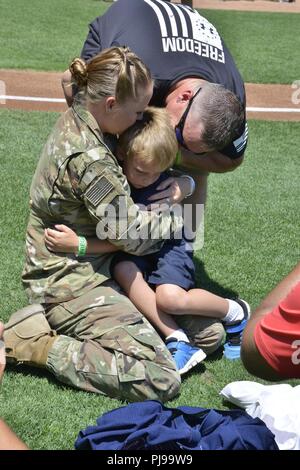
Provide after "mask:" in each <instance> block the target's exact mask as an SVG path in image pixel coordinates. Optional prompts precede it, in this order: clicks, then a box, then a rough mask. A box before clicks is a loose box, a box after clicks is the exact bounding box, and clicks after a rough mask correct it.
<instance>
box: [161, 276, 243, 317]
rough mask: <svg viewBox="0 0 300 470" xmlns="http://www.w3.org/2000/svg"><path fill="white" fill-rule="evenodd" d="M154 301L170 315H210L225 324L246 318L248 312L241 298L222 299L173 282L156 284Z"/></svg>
mask: <svg viewBox="0 0 300 470" xmlns="http://www.w3.org/2000/svg"><path fill="white" fill-rule="evenodd" d="M156 302H157V305H158V308H159V309H161V310H163V311H164V312H166V313H168V314H170V315H199V316H203V317H212V318H217V319H219V320H221V321H223V322H225V323H226V324H233V323H234V324H235V323H237V322H241V321H243V320H244V319H246V320H247V319H248V317H249V314H250V313H249V309H248V304H246V302H244V301H242V300H240V301H235V300H231V299H224V298H223V297H219V296H218V295H215V294H213V293H211V292H209V291H206V290H204V289H190V290H188V291H186V290H185V289H182V288H181V287H179V286H176V285H174V284H162V285H159V286H157V288H156ZM246 317H247V318H246Z"/></svg>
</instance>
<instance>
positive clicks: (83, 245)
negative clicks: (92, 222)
mask: <svg viewBox="0 0 300 470" xmlns="http://www.w3.org/2000/svg"><path fill="white" fill-rule="evenodd" d="M86 249H87V241H86V238H85V237H80V236H79V237H78V251H77V256H85V255H86Z"/></svg>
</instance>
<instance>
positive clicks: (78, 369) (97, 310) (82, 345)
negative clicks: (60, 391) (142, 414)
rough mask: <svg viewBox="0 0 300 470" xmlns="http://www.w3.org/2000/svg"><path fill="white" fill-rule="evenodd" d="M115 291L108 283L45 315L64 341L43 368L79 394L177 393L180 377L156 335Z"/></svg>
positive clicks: (136, 396) (154, 396) (164, 395)
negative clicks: (75, 389)
mask: <svg viewBox="0 0 300 470" xmlns="http://www.w3.org/2000/svg"><path fill="white" fill-rule="evenodd" d="M119 291H120V289H119V288H118V286H117V284H116V283H115V282H113V281H109V282H106V283H105V285H103V284H102V285H101V286H99V287H97V288H95V289H92V290H91V291H89V292H87V293H86V294H85V295H83V296H81V297H80V298H78V299H74V300H71V301H69V302H66V303H64V304H62V305H58V306H57V307H54V308H53V309H52V310H50V311H49V312H48V313H47V317H48V321H49V323H50V325H51V326H52V327H53V328H55V329H56V331H57V332H58V334H62V335H67V336H61V340H60V341H56V342H55V343H54V345H53V348H52V349H51V351H50V352H49V357H48V361H47V366H48V368H49V369H50V370H52V372H53V373H54V374H55V375H56V376H57V378H58V379H59V380H62V381H63V382H65V383H69V384H70V385H73V386H75V387H78V388H82V389H84V390H90V391H94V392H98V393H103V394H106V395H108V396H111V397H117V398H123V399H128V400H133V401H135V400H144V399H159V400H162V401H165V400H168V399H170V398H171V397H173V396H175V395H176V394H177V393H178V390H179V386H180V377H179V375H178V373H177V372H176V371H175V367H174V364H173V362H172V360H171V357H170V355H169V353H168V351H167V349H166V347H165V345H164V343H163V342H162V340H161V338H160V337H159V335H158V334H157V333H156V332H155V330H154V329H153V328H152V326H151V325H150V324H149V322H148V321H147V320H146V319H145V318H144V317H143V316H142V315H141V314H140V312H139V311H138V310H137V309H136V308H135V307H134V305H133V304H132V303H131V302H130V300H129V299H128V298H127V297H126V296H125V295H123V294H121V293H120V292H119ZM70 336H71V337H73V338H76V339H77V340H78V341H75V340H74V339H72V338H70Z"/></svg>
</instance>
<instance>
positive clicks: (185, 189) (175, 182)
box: [149, 176, 191, 209]
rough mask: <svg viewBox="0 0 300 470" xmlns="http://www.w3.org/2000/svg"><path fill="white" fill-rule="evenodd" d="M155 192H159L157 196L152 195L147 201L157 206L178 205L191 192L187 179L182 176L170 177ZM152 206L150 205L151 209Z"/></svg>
mask: <svg viewBox="0 0 300 470" xmlns="http://www.w3.org/2000/svg"><path fill="white" fill-rule="evenodd" d="M157 190H158V191H160V192H159V193H157V194H153V196H151V197H150V198H149V201H153V202H155V205H156V204H157V206H159V205H161V204H167V205H168V206H172V205H173V204H179V203H180V202H181V201H182V200H183V199H184V198H185V197H187V195H188V194H189V193H190V191H191V184H190V181H189V180H188V178H185V177H184V176H179V177H176V178H175V177H173V176H170V177H169V178H167V179H166V180H165V181H163V182H162V183H160V184H159V185H158V186H157ZM152 208H153V204H151V209H152Z"/></svg>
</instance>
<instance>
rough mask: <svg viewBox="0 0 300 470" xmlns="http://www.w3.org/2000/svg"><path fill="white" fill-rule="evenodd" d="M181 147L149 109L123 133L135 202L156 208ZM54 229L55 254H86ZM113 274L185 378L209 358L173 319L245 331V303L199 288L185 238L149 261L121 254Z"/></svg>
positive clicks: (99, 245) (94, 243)
mask: <svg viewBox="0 0 300 470" xmlns="http://www.w3.org/2000/svg"><path fill="white" fill-rule="evenodd" d="M177 145H178V144H177V141H176V137H175V135H174V130H173V128H172V126H171V123H170V121H169V118H168V115H167V113H166V111H165V110H164V109H161V108H153V107H149V108H147V110H146V111H145V112H144V116H143V119H142V120H141V121H137V122H136V123H135V124H134V125H133V126H132V127H131V128H130V129H128V130H127V131H126V132H125V133H124V134H122V136H121V137H120V139H119V143H118V150H117V155H118V158H119V160H120V162H121V164H122V167H123V172H124V174H125V175H126V177H127V180H128V182H129V184H130V187H131V196H132V199H133V200H134V202H135V203H137V204H143V205H145V206H148V205H149V204H151V196H152V195H154V194H155V193H157V191H158V189H161V186H160V185H161V184H162V183H163V181H165V180H166V179H167V178H168V177H169V175H168V173H167V172H166V170H167V169H168V168H170V167H171V165H172V164H173V162H174V159H175V156H176V152H177V149H178V148H177ZM55 228H56V230H52V229H46V231H45V243H46V245H47V247H48V248H49V249H50V250H52V251H60V252H74V253H75V254H78V253H81V254H83V253H82V249H81V248H80V249H79V245H80V243H81V242H82V240H80V239H81V237H78V236H77V234H76V233H75V232H73V231H72V230H71V229H70V228H68V227H66V226H64V225H57V226H55ZM105 243H107V245H105ZM85 244H86V246H87V250H86V253H93V254H95V253H97V252H98V253H100V252H101V253H103V250H104V249H105V250H106V251H110V250H109V245H110V244H109V242H103V241H100V240H98V239H94V238H92V239H88V240H87V243H85V241H84V245H85ZM84 251H85V250H84ZM111 251H113V249H112V250H111ZM111 273H112V277H113V278H114V279H115V280H116V281H117V282H118V283H119V285H120V286H121V287H122V288H123V290H124V291H125V292H126V294H127V295H128V297H129V298H130V300H131V301H132V302H133V304H134V305H135V306H136V307H137V308H138V310H139V311H140V312H141V313H143V315H145V317H147V318H148V320H150V322H151V323H152V324H153V325H154V326H155V327H156V329H157V330H159V331H160V333H161V334H162V335H163V336H164V337H165V339H166V344H167V347H168V349H169V351H170V352H171V354H172V356H173V359H174V361H175V363H176V366H177V369H178V371H179V372H180V374H184V373H186V372H187V371H188V370H190V369H191V368H192V367H194V366H195V365H197V364H198V363H199V362H201V361H202V360H203V359H204V358H205V357H206V354H205V353H204V351H202V349H199V348H197V347H194V346H193V345H192V344H191V343H190V342H189V339H188V337H187V335H186V334H185V332H184V331H183V330H182V329H180V328H179V327H178V325H177V323H176V321H175V319H174V317H176V315H201V316H209V317H214V318H219V319H220V320H222V321H224V322H225V323H227V324H230V325H236V324H238V325H243V327H244V323H245V322H246V321H247V318H248V316H249V307H248V305H247V304H246V302H244V301H242V300H239V301H234V300H229V299H224V298H222V297H219V296H217V295H214V294H212V293H210V292H208V291H205V290H203V289H195V280H194V278H195V266H194V263H193V252H192V250H191V248H190V245H188V244H187V242H186V240H185V239H184V237H183V238H182V239H180V240H178V239H176V240H173V239H172V240H166V241H165V242H164V244H163V247H162V248H161V250H160V251H159V252H158V253H153V254H150V255H146V256H134V255H130V254H128V253H125V252H118V253H117V254H116V255H115V256H114V257H113V260H112V265H111ZM150 286H151V287H150Z"/></svg>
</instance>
